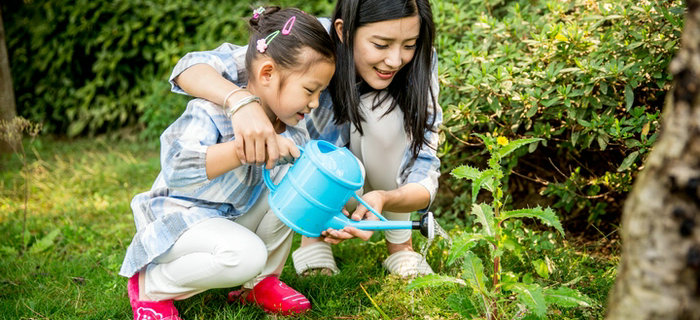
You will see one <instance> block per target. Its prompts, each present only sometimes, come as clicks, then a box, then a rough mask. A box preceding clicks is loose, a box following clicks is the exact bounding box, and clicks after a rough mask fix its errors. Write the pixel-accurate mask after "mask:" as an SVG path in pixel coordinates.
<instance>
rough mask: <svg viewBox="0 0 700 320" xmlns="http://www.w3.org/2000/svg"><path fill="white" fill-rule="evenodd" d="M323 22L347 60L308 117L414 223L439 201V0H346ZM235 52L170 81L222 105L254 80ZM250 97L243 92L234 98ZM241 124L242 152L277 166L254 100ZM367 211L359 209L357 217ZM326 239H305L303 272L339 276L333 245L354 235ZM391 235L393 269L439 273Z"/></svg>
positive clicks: (237, 124)
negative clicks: (434, 4) (433, 0)
mask: <svg viewBox="0 0 700 320" xmlns="http://www.w3.org/2000/svg"><path fill="white" fill-rule="evenodd" d="M320 20H321V22H322V23H324V25H325V26H326V27H327V28H329V29H330V33H331V38H332V39H333V41H334V43H335V45H336V50H337V55H338V59H337V61H336V73H335V75H334V76H333V78H332V80H331V83H330V86H329V88H328V90H326V91H325V92H324V93H323V94H322V96H321V98H320V100H319V103H320V106H319V108H317V109H315V110H314V111H313V112H312V114H311V117H309V119H306V126H307V128H308V131H309V134H310V135H311V138H312V139H322V140H326V141H329V142H332V143H335V144H336V145H338V146H349V148H350V150H352V152H353V153H354V154H355V155H356V156H357V157H358V158H359V159H360V160H361V161H362V163H363V165H364V166H365V169H366V180H365V181H366V182H365V188H364V192H365V193H364V195H363V199H364V200H365V201H366V202H367V203H368V204H369V205H371V206H373V207H374V208H375V209H377V210H378V211H382V212H383V213H384V215H385V216H386V217H387V218H388V219H392V220H409V219H410V212H412V211H416V210H427V208H428V206H429V204H430V203H431V201H432V200H433V199H434V196H435V192H436V191H437V178H438V176H439V166H440V160H439V159H438V158H437V156H436V148H437V140H438V135H437V128H438V127H439V125H440V123H441V121H442V112H441V110H440V108H439V106H438V104H437V94H438V85H437V59H436V56H435V53H434V51H433V49H432V44H433V39H434V34H435V30H434V23H433V19H432V12H431V8H430V3H429V0H338V2H337V4H336V8H335V13H334V15H333V19H332V20H330V21H328V20H326V19H320ZM234 49H235V47H234V46H232V45H230V44H224V45H222V46H221V47H219V48H217V49H216V50H214V51H209V52H193V53H190V54H188V55H186V56H185V57H183V58H182V59H181V60H180V61H179V62H178V64H177V66H176V67H175V69H174V70H173V74H172V75H171V78H170V79H171V83H172V85H173V91H174V92H178V93H185V92H186V93H189V94H191V95H193V96H197V97H201V98H205V99H208V100H210V101H213V102H215V103H222V102H223V100H224V99H225V98H226V97H227V96H228V93H230V92H234V91H235V90H236V89H237V88H238V87H239V86H243V85H245V83H244V82H242V81H239V79H245V78H246V76H245V75H246V70H245V69H244V64H243V63H242V61H243V60H242V59H243V57H240V56H235V55H231V52H232V51H233V50H234ZM183 90H184V91H183ZM245 94H246V93H245V92H242V91H237V92H236V93H235V94H233V95H230V97H229V99H230V100H228V101H237V100H240V99H242V98H244V97H245ZM224 107H229V106H224ZM231 120H232V123H233V124H234V128H237V132H235V135H236V137H240V139H237V140H236V152H237V154H238V157H239V158H240V159H245V161H246V162H249V163H253V162H254V163H260V164H262V163H265V162H266V163H267V167H268V168H271V167H272V166H273V165H274V163H275V162H276V161H277V159H278V157H279V155H278V154H279V152H278V149H277V145H276V142H275V136H274V133H275V128H274V126H273V125H272V124H271V123H270V121H269V120H267V117H266V116H265V114H264V112H262V110H261V108H260V107H259V106H258V105H256V104H249V105H247V106H245V107H243V108H240V109H239V110H237V111H236V112H235V113H233V115H232V117H231ZM367 214H368V211H367V209H366V208H364V207H363V206H358V207H357V208H356V209H355V210H354V211H353V213H352V215H351V217H352V218H353V219H356V220H359V219H363V218H365V217H366V215H367ZM369 214H371V213H369ZM325 235H326V236H325V237H323V238H322V239H311V238H303V239H302V245H301V247H300V248H299V249H298V250H297V251H295V252H294V253H293V260H294V266H295V268H296V270H297V273H299V274H305V273H307V272H308V271H313V270H316V271H320V272H322V273H325V274H330V273H331V272H332V273H335V272H338V268H337V266H336V264H335V261H334V259H333V256H332V251H331V248H330V246H329V245H328V243H338V242H340V241H342V240H344V239H349V238H352V237H354V236H353V234H350V233H348V232H344V231H342V230H335V231H332V232H329V233H325ZM385 236H386V239H387V250H388V253H389V257H388V258H387V259H386V260H385V261H384V263H383V265H384V266H385V267H386V268H387V269H388V270H389V272H391V273H392V274H397V275H399V276H402V277H406V276H412V275H419V274H428V273H432V269H431V268H430V266H429V265H428V264H427V262H426V261H425V258H424V257H423V256H421V255H420V254H418V253H416V252H415V251H414V250H413V246H412V241H411V231H410V230H389V231H386V232H385Z"/></svg>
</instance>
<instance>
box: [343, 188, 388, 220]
mask: <svg viewBox="0 0 700 320" xmlns="http://www.w3.org/2000/svg"><path fill="white" fill-rule="evenodd" d="M384 194H385V192H384V191H383V190H375V191H370V192H367V193H365V194H364V195H363V196H362V200H364V201H365V202H366V203H367V204H368V205H369V206H370V207H372V209H374V210H375V211H377V212H379V213H381V212H382V209H383V208H384V203H385V202H386V197H385V196H384ZM346 215H347V214H346ZM350 219H353V220H357V221H359V220H379V218H377V216H375V215H374V213H372V211H369V209H367V208H365V206H364V205H362V204H361V203H358V204H357V208H355V211H354V212H353V213H352V215H351V216H350Z"/></svg>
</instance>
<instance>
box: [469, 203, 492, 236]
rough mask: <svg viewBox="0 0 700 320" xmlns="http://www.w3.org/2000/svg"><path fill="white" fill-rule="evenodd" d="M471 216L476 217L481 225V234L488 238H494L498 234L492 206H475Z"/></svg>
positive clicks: (483, 204)
mask: <svg viewBox="0 0 700 320" xmlns="http://www.w3.org/2000/svg"><path fill="white" fill-rule="evenodd" d="M471 214H473V215H475V216H476V221H477V222H478V223H479V224H481V229H482V231H481V233H482V234H483V235H485V236H487V237H492V236H493V235H494V234H495V233H496V232H495V228H496V225H495V224H494V222H493V221H494V216H493V208H491V206H490V205H488V204H485V203H482V204H473V205H472V212H471Z"/></svg>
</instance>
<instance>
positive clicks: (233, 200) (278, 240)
mask: <svg viewBox="0 0 700 320" xmlns="http://www.w3.org/2000/svg"><path fill="white" fill-rule="evenodd" d="M250 26H251V30H252V31H251V36H250V41H249V46H248V48H247V50H246V49H241V50H234V51H233V52H232V53H233V57H234V58H235V59H241V60H244V61H245V62H242V63H244V64H245V66H246V70H249V71H250V72H249V74H248V76H247V77H246V79H247V81H248V83H247V88H246V89H242V88H238V89H235V90H233V91H231V92H229V93H228V94H227V95H226V98H225V99H224V104H227V105H229V107H228V108H226V109H222V108H220V107H218V106H216V105H215V104H213V103H211V102H209V101H206V100H203V99H194V100H192V101H190V102H189V103H188V105H187V109H186V110H185V112H184V113H183V115H182V116H181V117H180V118H179V119H177V120H176V121H175V122H174V123H173V124H172V125H171V126H170V127H168V129H166V130H165V132H163V134H162V136H161V144H162V146H161V166H162V169H161V172H160V174H159V175H158V178H157V179H156V181H155V183H154V184H153V187H152V189H151V190H150V191H148V192H145V193H141V194H139V195H137V196H136V197H134V199H133V200H132V203H131V207H132V209H133V213H134V221H135V223H136V230H137V232H136V235H135V236H134V238H133V241H132V243H131V244H130V245H129V248H128V249H127V253H126V257H125V258H124V263H123V265H122V268H121V271H120V275H122V276H125V277H129V278H130V279H129V281H128V285H127V288H128V294H129V300H130V302H131V306H132V308H133V313H134V319H137V320H145V319H161V318H162V319H180V318H179V316H178V312H177V310H176V309H175V306H174V304H173V300H180V299H185V298H188V297H190V296H193V295H195V294H197V293H200V292H203V291H205V290H207V289H212V288H225V287H234V286H239V285H243V287H244V289H243V290H241V291H234V292H232V293H231V294H230V296H231V297H232V298H237V299H240V300H241V301H244V302H249V303H254V304H257V305H259V306H261V307H262V308H263V309H264V310H265V311H267V312H278V313H282V314H290V313H299V312H303V311H305V310H308V309H309V308H310V307H311V306H310V303H309V301H308V300H307V299H306V298H305V297H304V296H303V295H302V294H300V293H299V292H297V291H295V290H294V289H292V288H290V287H288V286H286V285H285V284H284V283H282V282H281V281H280V280H279V278H278V275H279V273H280V272H281V270H282V267H283V266H284V262H285V260H286V259H287V257H288V255H289V250H290V248H291V240H292V237H291V236H292V235H293V234H292V231H291V230H290V229H289V228H287V227H286V226H284V225H283V224H282V223H280V221H279V220H278V219H277V218H276V217H275V216H274V213H271V211H269V206H268V205H267V197H266V192H267V190H266V189H265V188H264V185H263V181H262V168H261V166H255V165H244V164H242V163H241V160H240V159H239V158H238V156H237V154H236V153H235V152H234V149H233V142H234V141H235V140H236V139H238V137H237V136H236V135H235V133H234V130H233V129H234V128H233V127H232V126H231V122H230V120H229V118H230V117H231V116H232V115H233V114H235V113H236V112H237V111H238V109H240V108H241V107H242V106H245V105H247V104H250V103H252V102H257V103H259V105H260V106H261V107H262V110H263V111H264V113H265V115H266V117H267V118H268V121H270V122H271V123H274V124H275V127H276V128H277V129H278V133H280V135H276V136H275V139H276V141H277V145H278V148H279V149H278V152H279V154H280V155H281V156H282V157H283V158H286V159H289V160H291V158H292V157H298V156H299V150H298V149H297V147H296V146H295V145H301V144H303V143H304V142H305V141H307V140H308V133H307V132H306V130H305V128H304V125H303V124H301V125H299V126H297V124H298V123H299V122H302V123H303V119H304V117H305V116H306V115H307V114H308V113H309V112H310V111H311V110H313V109H315V108H317V107H318V105H319V96H320V94H321V92H322V91H323V90H324V89H325V88H326V86H328V84H329V82H330V80H331V76H332V75H333V72H334V70H335V52H334V50H333V43H332V42H331V39H330V37H329V35H328V34H327V32H326V30H325V29H324V27H323V26H322V25H321V24H320V23H319V22H318V21H317V20H316V19H315V18H314V17H311V16H309V15H307V14H305V13H304V12H302V11H300V10H296V9H285V10H278V8H267V9H265V10H264V12H263V11H262V10H257V11H256V12H255V15H254V17H253V18H252V19H251V20H250ZM244 55H245V56H244ZM244 84H245V83H244V82H239V85H240V86H243V85H244ZM241 92H245V93H246V95H245V96H244V97H237V96H235V94H236V93H241ZM228 102H231V103H230V104H228ZM280 171H283V170H280V166H278V167H276V168H275V170H273V171H272V175H273V177H276V176H281V175H282V174H283V173H284V172H281V173H280ZM273 179H274V178H273Z"/></svg>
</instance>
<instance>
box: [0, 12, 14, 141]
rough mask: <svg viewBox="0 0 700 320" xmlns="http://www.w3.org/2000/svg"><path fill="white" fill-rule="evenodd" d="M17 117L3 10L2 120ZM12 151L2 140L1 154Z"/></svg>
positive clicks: (0, 48) (0, 56) (0, 44)
mask: <svg viewBox="0 0 700 320" xmlns="http://www.w3.org/2000/svg"><path fill="white" fill-rule="evenodd" d="M16 115H17V106H16V105H15V91H14V89H13V88H12V74H11V73H10V61H9V58H8V55H7V46H6V45H5V28H4V26H3V21H2V10H1V9H0V120H5V121H10V120H12V119H13V118H14V117H15V116H16ZM0 130H3V129H0ZM5 130H6V129H5ZM11 151H12V148H11V146H10V142H9V141H4V140H2V139H0V154H3V153H8V152H11Z"/></svg>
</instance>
